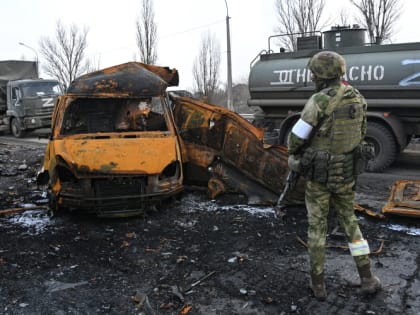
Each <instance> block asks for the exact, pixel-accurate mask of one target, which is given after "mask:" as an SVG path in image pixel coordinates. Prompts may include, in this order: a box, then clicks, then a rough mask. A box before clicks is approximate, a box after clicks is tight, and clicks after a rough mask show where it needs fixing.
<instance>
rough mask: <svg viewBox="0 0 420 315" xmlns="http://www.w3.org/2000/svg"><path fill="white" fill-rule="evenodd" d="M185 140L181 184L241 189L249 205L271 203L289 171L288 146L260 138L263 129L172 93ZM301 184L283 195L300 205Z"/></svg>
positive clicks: (212, 192) (214, 190)
mask: <svg viewBox="0 0 420 315" xmlns="http://www.w3.org/2000/svg"><path fill="white" fill-rule="evenodd" d="M171 97H172V100H173V102H174V117H175V123H176V125H177V127H178V129H179V132H180V134H181V137H182V139H183V143H184V149H185V150H184V156H183V162H184V163H185V168H184V169H185V178H184V179H185V182H186V183H193V184H199V185H200V184H201V185H207V187H208V192H209V197H210V198H212V199H213V198H216V197H217V196H218V195H220V194H223V193H229V192H236V193H238V192H239V193H243V194H245V195H246V196H247V197H248V203H250V204H264V205H274V204H276V202H277V200H278V197H279V195H280V194H281V192H282V190H283V188H284V182H285V179H286V177H287V173H288V166H287V148H286V147H284V146H271V145H267V144H265V143H264V141H263V130H262V129H260V128H257V127H255V126H253V125H252V124H251V123H250V122H249V121H247V120H246V119H244V118H243V117H241V116H240V115H238V114H236V113H234V112H231V111H229V110H228V109H226V108H224V107H221V106H216V105H211V104H207V103H204V102H202V101H199V100H196V99H193V98H189V97H177V96H174V95H171ZM303 186H304V185H303V182H300V183H299V185H298V189H297V190H296V191H295V192H292V193H291V194H290V195H289V196H287V198H286V199H287V201H288V203H289V204H303V203H304V188H303Z"/></svg>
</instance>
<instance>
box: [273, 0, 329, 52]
mask: <svg viewBox="0 0 420 315" xmlns="http://www.w3.org/2000/svg"><path fill="white" fill-rule="evenodd" d="M324 7H325V0H276V2H275V8H276V13H277V20H278V25H277V26H276V27H275V29H274V30H275V31H276V32H278V33H279V34H288V35H285V36H282V37H279V41H280V43H281V44H282V45H283V46H285V48H286V49H288V50H291V51H294V50H296V38H297V35H296V33H311V32H315V31H318V30H319V27H320V25H319V24H320V20H321V16H322V12H323V10H324ZM306 35H307V34H306Z"/></svg>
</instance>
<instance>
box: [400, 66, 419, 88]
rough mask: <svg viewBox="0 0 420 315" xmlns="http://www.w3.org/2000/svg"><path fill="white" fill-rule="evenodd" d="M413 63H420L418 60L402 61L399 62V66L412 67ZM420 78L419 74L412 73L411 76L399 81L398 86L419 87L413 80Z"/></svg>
mask: <svg viewBox="0 0 420 315" xmlns="http://www.w3.org/2000/svg"><path fill="white" fill-rule="evenodd" d="M415 63H420V59H404V60H402V61H401V65H403V66H407V65H412V64H415ZM419 77H420V72H416V73H413V74H412V75H409V76H408V77H406V78H405V79H402V80H401V81H400V86H410V85H420V81H419V80H417V81H415V80H414V79H417V78H419Z"/></svg>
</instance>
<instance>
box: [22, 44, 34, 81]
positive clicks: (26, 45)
mask: <svg viewBox="0 0 420 315" xmlns="http://www.w3.org/2000/svg"><path fill="white" fill-rule="evenodd" d="M19 45H22V46H24V47H26V48H29V49H30V50H32V51H33V52H34V53H35V56H36V61H35V62H36V75H37V77H38V78H39V59H38V53H37V51H36V50H35V49H34V48H32V47H31V46H28V45H26V44H24V43H22V42H20V43H19Z"/></svg>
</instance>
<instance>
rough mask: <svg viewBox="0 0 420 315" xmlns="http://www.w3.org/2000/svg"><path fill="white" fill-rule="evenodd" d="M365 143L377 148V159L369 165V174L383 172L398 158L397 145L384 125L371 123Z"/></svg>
mask: <svg viewBox="0 0 420 315" xmlns="http://www.w3.org/2000/svg"><path fill="white" fill-rule="evenodd" d="M365 141H366V142H369V143H372V144H373V145H374V146H375V158H374V159H373V160H372V161H370V162H369V163H368V167H367V170H368V171H369V172H382V171H383V170H384V169H386V168H387V167H388V166H390V165H391V164H392V162H394V161H395V158H396V156H397V143H396V142H395V139H394V137H393V135H392V133H391V132H390V131H389V129H388V128H386V127H385V126H384V125H381V124H379V123H376V122H369V123H368V128H367V132H366V136H365Z"/></svg>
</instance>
